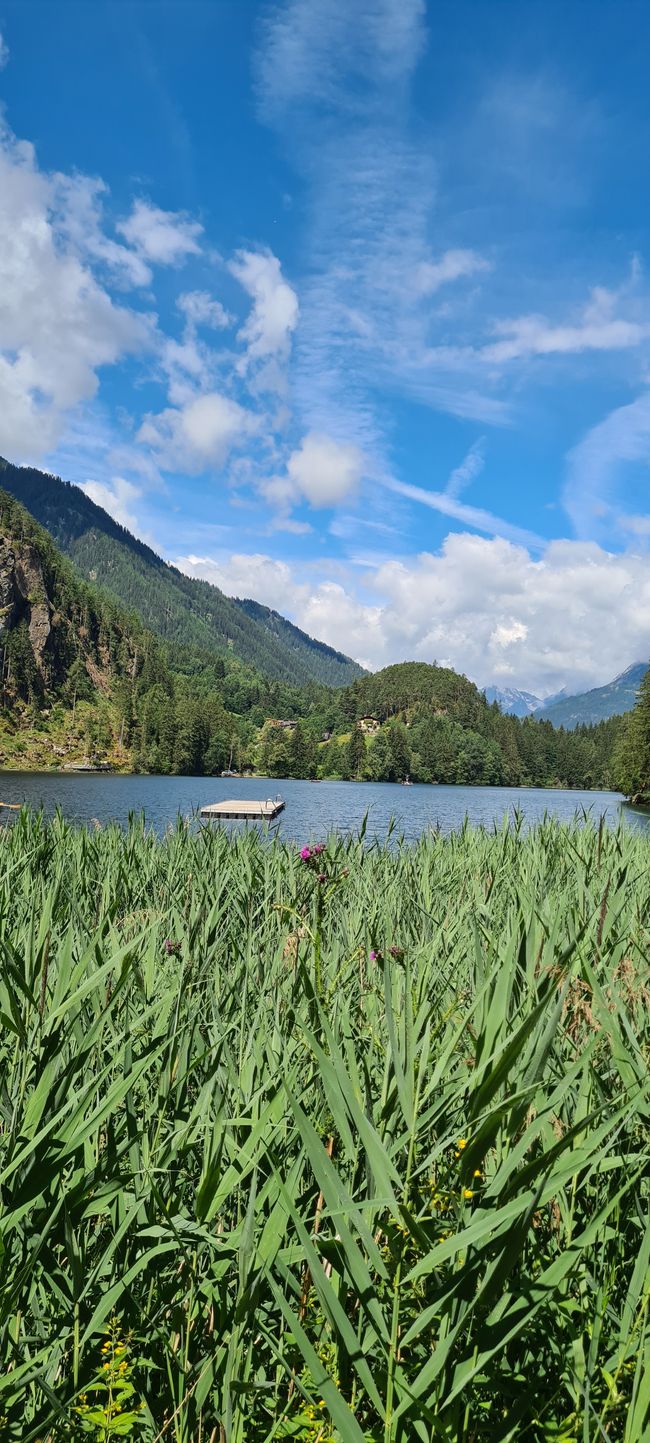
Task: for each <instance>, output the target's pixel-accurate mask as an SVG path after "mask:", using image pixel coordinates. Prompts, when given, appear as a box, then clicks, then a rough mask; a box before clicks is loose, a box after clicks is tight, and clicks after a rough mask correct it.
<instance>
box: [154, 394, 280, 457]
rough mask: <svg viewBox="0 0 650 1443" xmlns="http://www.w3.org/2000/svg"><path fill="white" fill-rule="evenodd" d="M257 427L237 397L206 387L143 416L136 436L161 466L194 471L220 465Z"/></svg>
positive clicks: (252, 417) (254, 420) (253, 418)
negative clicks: (204, 391)
mask: <svg viewBox="0 0 650 1443" xmlns="http://www.w3.org/2000/svg"><path fill="white" fill-rule="evenodd" d="M257 427H258V421H257V419H256V418H255V417H254V416H252V415H251V413H250V412H249V411H247V410H245V408H244V407H243V406H240V405H239V404H238V402H237V401H233V400H231V398H230V397H229V396H223V395H221V394H220V393H219V392H218V391H209V392H208V393H207V394H206V395H203V396H195V397H193V399H192V400H190V401H188V402H187V403H186V404H185V405H184V406H182V407H171V406H170V407H168V408H167V410H165V411H160V412H159V413H158V414H157V415H149V416H145V419H144V421H143V423H142V425H141V427H140V429H139V431H138V437H137V439H138V441H140V442H141V443H142V444H144V445H147V446H150V447H151V448H152V450H153V452H154V454H155V456H156V459H157V461H158V464H159V465H160V466H161V467H163V469H166V470H187V471H192V472H195V473H196V472H202V471H206V470H208V468H210V467H213V466H222V465H223V463H224V461H225V460H226V457H227V456H228V455H229V453H230V451H231V450H232V449H233V447H234V446H236V445H237V444H238V443H239V442H241V441H242V440H243V439H244V437H245V436H247V435H251V434H252V433H253V432H254V431H255V430H256V429H257Z"/></svg>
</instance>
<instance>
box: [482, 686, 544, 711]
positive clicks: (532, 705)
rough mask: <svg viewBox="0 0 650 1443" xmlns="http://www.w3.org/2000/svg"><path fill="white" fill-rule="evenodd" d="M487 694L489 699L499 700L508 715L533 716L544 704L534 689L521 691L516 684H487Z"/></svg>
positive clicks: (490, 700)
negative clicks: (534, 693)
mask: <svg viewBox="0 0 650 1443" xmlns="http://www.w3.org/2000/svg"><path fill="white" fill-rule="evenodd" d="M485 696H486V700H487V701H489V702H497V703H498V705H499V706H500V708H501V711H502V712H505V713H506V715H507V716H531V714H532V713H533V712H534V711H537V710H538V708H539V707H541V706H543V702H542V701H541V698H540V697H538V696H534V695H533V693H532V691H519V690H518V688H517V687H514V686H505V687H498V686H486V687H485Z"/></svg>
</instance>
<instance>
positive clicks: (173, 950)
mask: <svg viewBox="0 0 650 1443" xmlns="http://www.w3.org/2000/svg"><path fill="white" fill-rule="evenodd" d="M163 946H164V948H165V951H166V953H167V956H168V957H177V956H178V953H179V952H180V950H181V944H180V942H172V939H171V937H166V938H165V941H164V943H163Z"/></svg>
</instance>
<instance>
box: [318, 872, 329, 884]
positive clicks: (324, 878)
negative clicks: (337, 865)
mask: <svg viewBox="0 0 650 1443" xmlns="http://www.w3.org/2000/svg"><path fill="white" fill-rule="evenodd" d="M318 880H319V882H326V881H327V872H319V873H318Z"/></svg>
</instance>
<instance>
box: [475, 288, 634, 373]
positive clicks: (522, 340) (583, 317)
mask: <svg viewBox="0 0 650 1443" xmlns="http://www.w3.org/2000/svg"><path fill="white" fill-rule="evenodd" d="M633 279H636V268H633ZM626 290H627V287H623V288H621V289H620V290H618V291H609V290H606V289H605V287H604V286H597V287H595V289H594V290H592V292H591V295H590V299H589V301H588V303H587V305H586V306H585V307H584V308H583V311H582V313H581V314H580V315H579V317H578V319H577V321H576V322H575V323H574V324H566V323H564V324H562V325H553V324H552V323H551V322H550V321H549V320H548V319H547V318H546V317H545V316H540V315H531V316H518V317H516V318H515V319H513V320H505V321H499V322H498V323H497V325H496V326H495V327H494V330H495V332H496V334H497V335H499V336H501V337H502V339H501V340H496V341H492V342H491V343H490V344H489V345H487V346H483V348H482V350H481V353H480V354H481V357H482V359H483V360H484V361H490V362H505V361H514V360H518V359H520V358H521V357H522V356H550V355H554V354H555V355H568V354H571V353H574V352H580V351H618V350H626V349H628V348H629V347H631V346H639V345H641V343H642V341H644V340H647V338H648V336H650V321H648V320H646V319H645V316H644V318H643V319H642V320H638V319H637V318H636V317H629V316H624V315H617V314H616V311H617V309H618V306H619V302H620V300H621V298H622V297H623V296H624V295H625V293H626Z"/></svg>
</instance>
